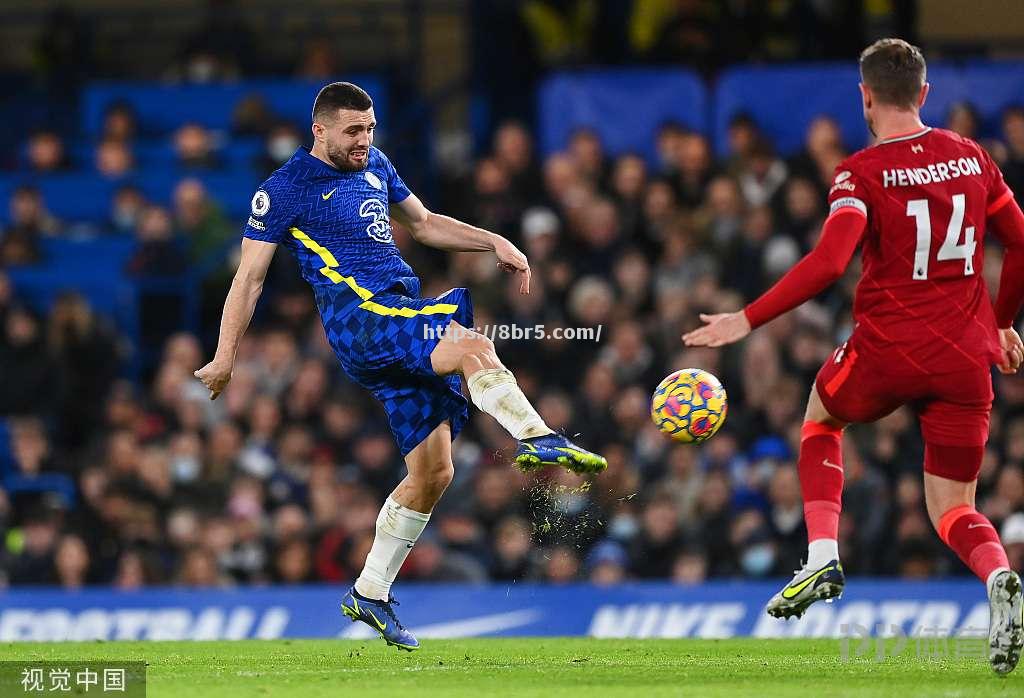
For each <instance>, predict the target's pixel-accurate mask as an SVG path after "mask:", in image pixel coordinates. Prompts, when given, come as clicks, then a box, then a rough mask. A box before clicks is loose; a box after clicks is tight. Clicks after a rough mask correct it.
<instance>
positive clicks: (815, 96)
mask: <svg viewBox="0 0 1024 698" xmlns="http://www.w3.org/2000/svg"><path fill="white" fill-rule="evenodd" d="M859 82H860V76H859V73H858V71H857V66H856V65H853V64H852V63H842V64H824V63H819V64H807V65H794V66H770V67H769V66H764V67H740V68H731V69H729V70H726V71H725V72H724V73H723V74H722V76H721V78H720V79H719V81H718V85H717V86H716V88H715V96H714V101H715V113H714V128H713V132H712V139H713V146H714V148H715V151H716V152H717V153H718V154H719V155H720V156H721V155H725V154H726V153H727V152H728V130H729V121H730V120H732V118H733V117H734V116H736V115H737V114H739V113H741V112H745V113H747V114H749V115H750V116H752V117H753V118H754V120H755V121H756V122H757V123H758V125H759V126H760V128H761V130H763V131H764V132H765V133H768V134H770V135H771V138H772V141H773V142H774V144H775V147H776V149H777V150H778V151H779V152H780V153H781V154H783V155H791V154H793V153H795V152H797V151H799V150H800V148H801V147H803V141H804V136H805V135H806V133H807V126H808V124H810V123H811V121H813V120H814V118H815V117H817V116H819V115H822V114H827V115H829V116H832V117H833V118H834V119H835V120H836V121H837V122H838V123H839V126H840V128H841V129H842V132H843V138H844V140H845V141H846V145H847V147H850V148H861V147H863V146H864V144H865V143H866V142H867V135H868V132H867V128H866V127H865V126H864V118H863V116H862V115H861V114H862V109H861V99H860V92H859V91H858V89H857V84H858V83H859Z"/></svg>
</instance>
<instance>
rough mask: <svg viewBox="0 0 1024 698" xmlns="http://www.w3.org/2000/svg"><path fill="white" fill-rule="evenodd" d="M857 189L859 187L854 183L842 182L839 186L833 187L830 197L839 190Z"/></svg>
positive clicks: (830, 190)
mask: <svg viewBox="0 0 1024 698" xmlns="http://www.w3.org/2000/svg"><path fill="white" fill-rule="evenodd" d="M856 188H857V185H856V184H854V183H853V182H840V183H839V184H833V185H832V188H831V189H829V190H828V195H829V196H832V195H833V194H835V193H836V192H837V191H839V190H844V191H854V190H855V189H856Z"/></svg>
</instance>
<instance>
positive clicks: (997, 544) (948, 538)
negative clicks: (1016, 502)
mask: <svg viewBox="0 0 1024 698" xmlns="http://www.w3.org/2000/svg"><path fill="white" fill-rule="evenodd" d="M983 454H984V447H982V446H976V447H975V446H942V445H937V444H930V443H925V457H924V458H925V474H924V493H925V503H926V504H927V506H928V516H929V517H930V518H931V520H932V524H933V525H934V526H935V530H936V531H938V533H939V538H941V539H942V541H943V542H944V543H945V544H946V545H948V546H949V547H950V548H951V549H952V550H953V552H955V553H956V554H957V556H958V557H959V558H960V559H961V560H963V562H964V564H965V565H967V567H969V568H970V570H971V571H972V572H974V574H975V575H977V577H978V579H980V580H981V581H982V582H984V584H985V588H986V590H987V591H988V601H989V629H988V644H989V651H988V659H989V664H991V665H992V669H993V671H995V672H996V673H997V674H1008V673H1010V672H1011V671H1013V670H1014V668H1016V666H1017V663H1018V662H1019V661H1020V655H1021V650H1022V649H1024V589H1022V588H1021V580H1020V577H1019V576H1017V573H1016V572H1014V571H1012V570H1011V569H1010V562H1009V560H1008V559H1007V557H1006V550H1005V549H1004V548H1003V544H1002V542H1001V541H1000V540H999V534H998V533H996V530H995V527H993V526H992V522H991V521H989V520H988V518H987V517H986V516H985V515H984V514H982V513H981V512H979V511H977V510H975V508H974V493H975V489H976V488H977V476H978V471H979V470H980V469H981V460H982V457H983ZM954 478H955V479H954ZM960 478H967V480H966V481H964V480H962V479H960Z"/></svg>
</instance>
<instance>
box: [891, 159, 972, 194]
mask: <svg viewBox="0 0 1024 698" xmlns="http://www.w3.org/2000/svg"><path fill="white" fill-rule="evenodd" d="M980 174H981V164H980V163H979V162H978V158H959V159H957V160H952V159H951V160H946V161H945V162H933V163H929V164H928V165H927V166H925V167H897V168H893V169H891V170H882V186H883V187H885V188H886V189H888V188H889V187H910V186H919V185H921V184H935V183H938V182H948V181H949V180H951V179H957V178H959V177H969V176H971V175H980Z"/></svg>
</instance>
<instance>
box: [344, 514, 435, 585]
mask: <svg viewBox="0 0 1024 698" xmlns="http://www.w3.org/2000/svg"><path fill="white" fill-rule="evenodd" d="M429 520H430V514H423V513H421V512H418V511H413V510H412V509H409V508H408V507H403V506H402V505H401V504H399V503H398V502H396V501H395V500H394V499H392V498H391V497H388V499H387V501H386V502H384V506H383V507H381V510H380V513H379V514H378V515H377V535H376V536H374V538H373V546H371V547H370V552H369V554H368V555H367V556H366V564H365V565H364V566H363V571H362V572H361V573H360V574H359V578H358V579H357V580H356V584H355V586H356V591H357V592H359V594H360V595H361V596H365V597H366V598H368V599H379V600H381V601H386V600H387V598H388V594H389V593H390V592H391V585H392V584H394V582H395V577H397V576H398V570H400V569H402V563H404V562H405V558H406V557H408V556H409V551H410V550H412V546H413V544H415V543H416V540H417V539H418V538H419V537H420V534H421V533H423V529H424V528H426V526H427V521H429Z"/></svg>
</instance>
